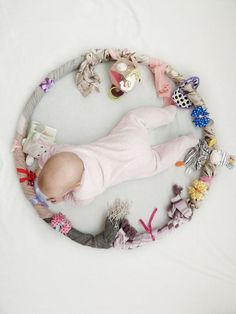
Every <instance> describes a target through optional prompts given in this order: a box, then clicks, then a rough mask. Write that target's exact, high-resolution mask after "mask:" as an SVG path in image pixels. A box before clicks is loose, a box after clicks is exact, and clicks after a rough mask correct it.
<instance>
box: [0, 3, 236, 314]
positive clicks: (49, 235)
mask: <svg viewBox="0 0 236 314" xmlns="http://www.w3.org/2000/svg"><path fill="white" fill-rule="evenodd" d="M235 35H236V2H235V1H232V0H231V1H230V0H226V1H220V0H217V1H212V0H206V1H197V2H196V1H193V0H190V1H184V0H179V1H154V0H150V1H143V0H137V1H134V0H129V1H128V0H126V1H123V0H120V1H115V0H111V1H108V0H107V1H105V0H98V1H95V0H87V1H82V0H67V1H65V0H61V1H55V0H51V1H45V0H42V1H38V2H37V1H29V0H21V1H19V0H11V1H7V0H0V68H1V71H0V82H1V84H0V108H1V112H0V113H1V114H0V134H1V135H0V136H1V137H0V313H1V314H8V313H10V314H21V313H22V314H32V313H34V314H54V313H55V314H65V313H67V314H74V313H76V314H77V313H80V314H92V313H97V314H98V313H103V314H105V313H112V314H121V313H122V314H128V313H129V314H130V313H135V314H139V313H140V314H143V313H147V312H153V313H157V312H158V313H162V314H172V313H175V314H185V313H186V314H187V313H191V314H195V313H196V314H199V313H201V314H233V313H236V299H235V289H236V251H235V245H236V231H235V221H236V211H235V204H234V203H235V199H234V196H235V178H236V173H235V171H228V170H227V169H219V171H218V175H217V177H216V178H215V181H214V182H213V184H212V188H211V190H210V193H209V195H208V196H207V198H206V200H205V202H204V203H203V204H202V206H201V208H200V209H199V210H198V211H197V212H196V213H195V215H194V217H193V220H192V221H191V222H190V223H189V224H186V225H185V226H183V227H181V228H180V229H178V230H177V231H176V232H175V233H173V234H171V235H170V236H169V237H167V238H165V239H163V240H161V241H160V242H159V243H158V242H156V243H151V244H149V245H146V246H145V247H142V248H139V249H136V250H133V251H119V250H114V249H110V250H107V251H106V250H96V249H91V248H88V247H82V246H80V245H78V244H77V243H74V242H73V241H71V240H70V239H67V238H66V237H64V236H63V235H62V234H60V233H57V232H55V231H54V230H52V229H50V228H49V227H48V226H47V225H46V223H44V222H43V221H41V220H40V219H39V217H38V216H37V213H36V212H35V211H34V209H33V208H32V206H31V205H30V203H28V201H27V200H26V199H25V197H24V195H23V193H22V191H21V187H20V184H19V183H18V182H17V179H16V173H15V169H14V161H13V158H12V154H11V152H10V148H11V143H12V140H13V137H14V132H15V125H16V122H17V119H18V117H19V114H20V112H21V111H22V109H23V106H24V104H25V103H26V101H27V100H28V98H29V96H30V95H31V93H32V91H33V89H34V88H35V86H36V85H38V84H39V83H40V82H41V81H42V80H43V78H44V77H45V76H46V74H47V73H48V72H50V71H51V70H53V69H55V68H57V67H58V66H60V65H61V64H63V63H64V62H66V61H67V60H69V59H72V58H74V57H76V56H78V55H81V54H82V53H84V52H86V51H87V50H88V49H90V48H106V47H117V48H126V47H127V48H129V49H131V50H135V51H137V52H139V53H145V54H147V55H150V56H153V57H157V58H160V59H163V60H165V61H166V62H168V63H170V64H171V65H172V66H173V67H174V68H176V69H177V70H178V71H179V72H181V73H182V74H184V75H185V76H186V77H189V76H192V75H197V76H199V77H200V86H199V89H198V90H199V92H200V94H201V96H202V97H203V99H204V100H205V102H206V104H207V106H208V109H209V111H210V113H211V117H212V118H213V119H214V120H215V123H216V133H217V137H218V142H219V144H220V146H221V148H223V149H225V150H227V151H230V152H231V153H233V152H234V153H236V141H235V134H236V125H235V117H236V115H235V114H236V110H235V92H234V91H235V83H236V81H235V71H236V62H235V48H236V36H235ZM109 66H110V64H101V65H98V66H97V67H96V71H97V73H98V74H99V75H100V77H101V79H102V83H101V86H100V90H101V91H100V93H96V92H94V93H92V94H91V95H89V96H88V97H87V98H83V97H82V96H81V94H80V93H79V92H78V90H77V89H76V86H75V84H74V77H73V75H72V74H71V75H68V76H66V77H65V78H63V79H62V80H61V81H60V82H58V83H57V85H56V86H55V87H54V88H53V89H52V90H51V91H50V92H49V93H48V94H47V95H46V96H45V97H44V98H43V100H42V101H41V103H40V104H39V106H38V107H37V109H36V110H35V112H34V115H33V118H34V119H37V120H39V121H41V122H43V123H45V124H47V125H50V126H52V127H55V128H57V129H58V137H57V139H58V142H60V143H73V144H80V143H81V144H82V143H87V142H89V141H93V140H96V139H98V138H99V137H101V136H104V135H106V133H107V132H108V131H109V130H110V129H111V128H112V127H113V126H114V125H115V123H116V122H117V121H118V120H119V119H120V118H121V116H122V114H123V113H125V112H126V111H128V110H129V109H131V108H135V107H138V106H144V105H155V104H156V105H157V106H162V101H161V100H160V99H159V98H157V96H156V92H155V89H154V84H153V77H152V74H151V73H150V72H149V71H148V69H146V68H145V67H144V66H143V67H141V75H142V82H141V83H140V84H139V86H138V87H137V88H136V89H135V90H134V91H133V92H131V93H130V94H127V95H125V96H124V97H123V98H122V99H120V100H118V101H112V100H110V99H109V98H108V97H107V90H108V88H109V87H110V81H109V78H108V75H107V70H108V69H109ZM188 133H193V134H195V135H198V136H200V134H201V132H200V131H199V130H197V129H195V128H194V127H193V124H192V123H191V120H190V118H189V111H181V110H179V111H178V114H177V117H176V120H175V121H174V122H172V123H171V124H170V125H168V126H163V127H161V128H159V129H156V130H153V131H151V132H150V141H151V143H161V142H163V141H166V140H168V139H171V138H174V137H176V136H179V135H182V134H188ZM193 177H195V175H193ZM191 179H192V177H191V176H187V175H185V174H184V170H183V168H176V167H174V166H173V167H172V168H170V169H169V170H167V171H165V172H163V173H161V174H159V175H157V176H155V177H150V178H147V179H140V180H136V181H130V182H126V183H123V184H120V185H118V186H115V187H112V188H110V189H109V190H107V191H106V192H105V193H104V194H103V195H100V196H99V197H98V198H97V199H96V200H95V201H94V202H93V203H92V204H90V205H89V206H85V207H82V208H68V207H66V206H61V205H57V206H55V207H54V208H53V210H55V211H58V210H59V209H60V210H61V211H63V213H65V214H66V215H67V217H68V218H69V219H70V220H71V221H72V223H73V225H74V226H75V227H77V228H79V229H80V230H82V231H87V232H93V233H96V232H99V231H101V230H102V228H103V222H104V218H105V216H106V208H107V202H109V203H110V202H112V201H113V200H114V199H115V198H116V197H120V198H121V199H128V200H130V201H132V207H131V211H130V215H129V219H130V221H131V222H132V224H133V225H134V226H135V227H136V228H137V229H138V230H139V231H141V230H142V229H141V226H140V225H139V223H138V219H139V218H142V219H143V220H144V221H147V220H148V218H149V215H150V213H151V212H152V210H153V208H154V207H158V212H157V215H156V217H155V219H154V225H155V226H161V225H162V224H163V223H164V222H166V220H167V215H166V211H165V210H166V207H167V205H168V204H169V201H170V198H171V197H172V196H173V194H172V191H171V187H172V184H173V183H177V184H180V185H184V186H185V185H186V184H188V183H190V182H191Z"/></svg>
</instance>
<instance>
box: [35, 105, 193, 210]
mask: <svg viewBox="0 0 236 314" xmlns="http://www.w3.org/2000/svg"><path fill="white" fill-rule="evenodd" d="M176 110H177V109H176V106H173V105H168V106H165V107H162V108H160V107H156V106H143V107H139V108H135V109H132V110H130V111H128V112H127V113H126V114H125V115H124V116H123V117H122V118H121V120H120V121H119V122H118V124H117V125H116V126H115V127H114V128H113V129H112V130H111V132H110V133H109V134H108V135H107V136H105V137H102V138H101V139H99V140H97V141H95V142H92V143H89V144H85V145H65V144H53V145H52V146H51V148H50V150H49V151H48V152H47V153H44V154H43V155H42V156H41V157H40V158H39V166H40V168H42V167H43V165H44V163H45V162H46V161H47V159H48V158H49V157H50V156H52V155H54V154H56V153H59V152H64V151H68V152H73V153H75V154H77V155H78V156H79V157H80V158H81V159H82V161H83V163H84V168H85V170H84V172H83V175H82V179H81V186H80V188H79V189H77V190H73V191H71V192H69V193H68V194H66V195H65V196H64V200H65V201H72V202H73V203H75V204H76V205H86V204H88V203H90V202H91V201H92V200H93V199H94V198H95V197H96V196H97V195H99V194H101V193H102V192H103V191H105V190H106V189H107V188H109V187H110V186H113V185H115V184H119V183H121V182H124V181H127V180H135V179H139V178H144V177H149V176H153V175H155V174H157V173H158V172H161V171H163V170H165V169H167V168H169V167H170V166H172V165H173V164H174V163H175V162H176V161H178V160H179V159H180V158H181V156H182V154H183V153H184V152H185V150H186V149H188V148H190V147H193V146H195V145H197V143H198V139H197V138H195V137H194V136H192V135H189V136H186V135H184V136H180V137H177V138H175V139H173V140H170V141H168V142H165V143H162V144H159V145H153V146H151V145H150V141H149V135H148V129H153V128H157V127H159V126H161V125H165V124H168V123H170V122H171V121H172V120H173V119H174V117H175V114H176Z"/></svg>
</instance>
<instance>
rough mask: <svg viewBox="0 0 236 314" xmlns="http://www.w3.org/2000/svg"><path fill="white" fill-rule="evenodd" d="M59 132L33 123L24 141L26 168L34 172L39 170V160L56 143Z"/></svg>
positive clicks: (35, 122)
mask: <svg viewBox="0 0 236 314" xmlns="http://www.w3.org/2000/svg"><path fill="white" fill-rule="evenodd" d="M56 133H57V130H56V129H54V128H51V127H49V126H46V125H44V124H41V123H39V122H37V121H32V122H31V125H30V128H29V132H28V134H27V137H26V138H24V139H23V140H22V147H23V152H24V153H25V154H26V155H27V156H26V166H27V168H28V169H29V170H32V171H34V170H35V169H37V168H38V158H39V157H40V156H41V154H42V153H45V152H47V151H48V149H49V147H50V146H51V145H52V144H53V143H55V139H56Z"/></svg>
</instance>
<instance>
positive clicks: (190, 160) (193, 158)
mask: <svg viewBox="0 0 236 314" xmlns="http://www.w3.org/2000/svg"><path fill="white" fill-rule="evenodd" d="M209 154H210V149H209V147H208V145H207V142H206V141H205V140H202V139H200V140H199V143H198V144H197V145H196V146H195V147H192V148H191V149H190V150H189V151H188V153H187V154H186V156H185V157H184V163H185V166H186V168H189V167H191V168H193V169H195V170H199V169H200V168H201V167H202V166H203V165H204V163H205V162H206V161H207V159H208V158H209Z"/></svg>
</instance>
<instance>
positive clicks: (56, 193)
mask: <svg viewBox="0 0 236 314" xmlns="http://www.w3.org/2000/svg"><path fill="white" fill-rule="evenodd" d="M83 170H84V164H83V161H82V160H81V159H80V158H79V156H78V155H76V154H74V153H72V152H61V153H57V154H55V155H53V156H52V157H50V158H49V159H48V160H47V162H46V163H45V164H44V166H43V168H42V170H41V172H40V174H39V177H38V187H39V189H40V191H41V192H42V193H43V194H44V195H46V196H47V200H49V201H51V202H53V203H56V202H60V201H62V199H63V196H64V195H65V194H66V193H68V192H70V191H71V190H73V189H76V188H79V186H80V180H81V177H82V174H83Z"/></svg>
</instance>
